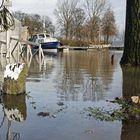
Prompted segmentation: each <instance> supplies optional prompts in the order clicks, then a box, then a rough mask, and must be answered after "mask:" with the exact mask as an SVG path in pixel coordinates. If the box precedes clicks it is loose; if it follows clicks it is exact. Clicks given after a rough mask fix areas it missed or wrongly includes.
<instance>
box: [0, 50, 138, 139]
mask: <svg viewBox="0 0 140 140" xmlns="http://www.w3.org/2000/svg"><path fill="white" fill-rule="evenodd" d="M112 54H113V55H114V61H111V56H112ZM121 56H122V52H120V51H113V52H111V51H107V50H103V51H70V52H64V53H63V54H55V55H48V54H46V55H45V58H46V59H45V66H44V67H42V70H41V71H40V70H39V66H38V64H37V62H36V60H33V62H32V64H31V69H30V73H29V76H28V78H27V84H26V85H27V88H26V89H27V92H28V95H27V96H24V95H21V96H17V97H8V96H6V97H3V98H2V101H1V102H2V103H1V104H0V140H11V139H10V138H13V139H14V140H93V139H94V140H132V139H133V140H139V139H140V124H139V123H138V122H137V123H134V122H133V121H114V122H105V121H102V122H101V121H99V120H95V119H94V118H93V117H91V116H89V115H88V114H89V113H88V112H87V111H86V109H87V108H88V107H104V108H108V109H109V108H112V104H110V103H109V102H106V100H113V99H114V97H122V96H124V97H125V96H132V95H138V94H140V71H139V70H138V69H137V70H135V69H123V70H122V69H121V67H120V65H119V61H120V59H121ZM13 114H14V115H13ZM4 115H5V119H4V120H3V116H4ZM13 139H12V140H13Z"/></svg>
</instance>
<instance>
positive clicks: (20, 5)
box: [12, 0, 126, 31]
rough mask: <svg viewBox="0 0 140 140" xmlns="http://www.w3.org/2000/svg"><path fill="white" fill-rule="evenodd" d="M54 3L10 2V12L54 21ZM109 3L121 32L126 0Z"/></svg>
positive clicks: (48, 0)
mask: <svg viewBox="0 0 140 140" xmlns="http://www.w3.org/2000/svg"><path fill="white" fill-rule="evenodd" d="M56 3H57V0H12V10H13V11H18V10H20V11H23V12H26V13H38V14H40V15H47V16H49V17H50V18H51V19H52V20H53V21H54V19H55V16H54V14H53V12H54V9H55V7H56ZM110 3H111V5H112V8H113V10H114V12H115V17H116V23H117V25H118V27H119V30H120V31H121V30H123V29H124V24H125V8H126V0H110Z"/></svg>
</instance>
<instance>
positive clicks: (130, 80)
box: [122, 68, 140, 98]
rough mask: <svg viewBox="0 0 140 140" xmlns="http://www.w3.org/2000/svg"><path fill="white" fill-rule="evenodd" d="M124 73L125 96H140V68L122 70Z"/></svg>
mask: <svg viewBox="0 0 140 140" xmlns="http://www.w3.org/2000/svg"><path fill="white" fill-rule="evenodd" d="M122 72H123V96H124V97H125V98H126V97H127V98H130V97H131V96H136V95H140V69H139V68H122Z"/></svg>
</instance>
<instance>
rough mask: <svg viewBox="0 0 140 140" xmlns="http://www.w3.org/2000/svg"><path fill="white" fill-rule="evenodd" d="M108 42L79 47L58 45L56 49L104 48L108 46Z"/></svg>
mask: <svg viewBox="0 0 140 140" xmlns="http://www.w3.org/2000/svg"><path fill="white" fill-rule="evenodd" d="M109 47H110V44H101V45H89V46H85V47H84V46H81V47H76V46H60V47H58V50H63V49H67V50H90V49H105V48H109Z"/></svg>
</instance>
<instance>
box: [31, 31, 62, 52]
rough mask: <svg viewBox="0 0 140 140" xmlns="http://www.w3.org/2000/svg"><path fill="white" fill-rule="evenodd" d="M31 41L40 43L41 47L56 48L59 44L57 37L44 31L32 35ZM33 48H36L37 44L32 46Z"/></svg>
mask: <svg viewBox="0 0 140 140" xmlns="http://www.w3.org/2000/svg"><path fill="white" fill-rule="evenodd" d="M32 41H33V42H35V43H37V44H41V47H42V49H57V48H58V47H59V45H60V41H59V40H58V39H56V38H53V37H51V36H50V35H49V34H45V33H41V34H36V35H33V37H32ZM33 48H34V49H37V48H38V46H34V47H33Z"/></svg>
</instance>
